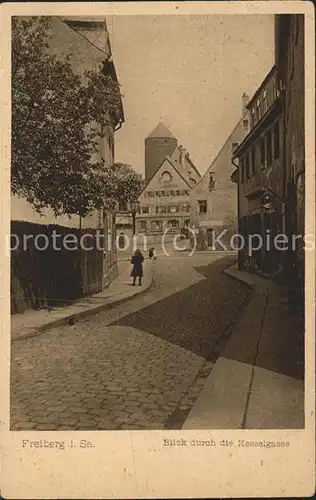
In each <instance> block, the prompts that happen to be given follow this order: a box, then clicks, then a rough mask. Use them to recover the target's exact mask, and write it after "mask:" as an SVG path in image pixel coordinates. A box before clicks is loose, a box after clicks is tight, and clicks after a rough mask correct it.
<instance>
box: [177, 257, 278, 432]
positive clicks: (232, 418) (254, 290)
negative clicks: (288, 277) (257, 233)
mask: <svg viewBox="0 0 316 500" xmlns="http://www.w3.org/2000/svg"><path fill="white" fill-rule="evenodd" d="M234 269H236V266H235V265H234V266H230V267H228V268H226V269H224V270H223V271H222V272H223V274H225V275H226V276H229V277H230V278H233V279H235V280H236V281H238V282H240V283H242V284H243V285H246V286H247V287H248V288H249V291H250V296H249V297H248V298H246V299H245V301H244V302H243V304H242V305H241V306H240V308H239V311H238V313H237V317H236V318H235V319H234V320H233V321H232V322H231V323H230V325H229V326H228V327H227V328H226V330H225V331H224V332H223V335H222V337H221V338H220V339H219V340H218V342H217V343H216V344H215V346H214V349H215V351H214V354H215V356H214V355H213V356H211V357H210V358H209V361H211V362H212V363H213V366H212V369H211V372H210V374H209V376H208V377H207V379H206V381H205V384H204V386H203V389H202V391H201V392H200V394H199V396H198V398H197V399H196V401H195V403H194V405H193V407H192V408H191V409H190V412H189V414H188V415H187V418H186V419H185V421H184V422H183V425H182V427H181V428H182V429H186V430H188V429H193V428H200V429H208V428H213V429H243V428H244V421H245V417H246V414H247V407H248V398H249V391H250V390H251V385H252V379H253V369H254V366H255V363H256V361H255V359H256V354H257V351H256V349H255V348H256V345H257V340H256V339H257V337H258V338H260V335H261V327H260V326H259V325H261V324H262V323H261V320H259V322H258V325H257V329H256V328H255V331H257V337H256V338H255V340H256V341H254V346H253V349H255V350H253V353H254V358H253V360H252V362H251V364H249V363H245V362H240V361H237V360H235V359H233V358H231V355H230V352H231V343H232V341H233V335H234V332H233V331H231V329H232V328H235V327H237V325H238V323H239V322H240V321H242V318H244V317H245V314H246V312H247V308H249V307H251V303H253V302H254V301H256V300H258V296H260V295H263V297H264V299H263V300H266V297H267V295H268V290H267V289H263V287H260V285H257V284H255V283H249V281H247V279H243V277H240V276H237V275H235V274H234V271H233V270H234ZM245 278H246V277H245ZM254 326H255V324H254ZM258 327H259V330H258ZM228 332H230V333H229V335H228V336H227V333H228ZM225 354H226V355H225ZM236 379H238V380H239V383H240V388H239V390H237V391H236V386H235V385H234V384H233V385H231V382H230V380H236ZM212 405H213V406H212ZM214 405H215V407H214ZM200 425H202V426H201V427H199V426H200ZM194 426H195V427H194Z"/></svg>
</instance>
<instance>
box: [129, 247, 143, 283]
mask: <svg viewBox="0 0 316 500" xmlns="http://www.w3.org/2000/svg"><path fill="white" fill-rule="evenodd" d="M143 262H144V256H143V254H142V252H141V251H140V250H139V249H137V250H136V251H135V253H134V255H133V257H132V259H131V263H132V264H133V268H132V272H131V276H132V278H133V286H135V284H136V278H138V285H139V286H141V284H142V277H143Z"/></svg>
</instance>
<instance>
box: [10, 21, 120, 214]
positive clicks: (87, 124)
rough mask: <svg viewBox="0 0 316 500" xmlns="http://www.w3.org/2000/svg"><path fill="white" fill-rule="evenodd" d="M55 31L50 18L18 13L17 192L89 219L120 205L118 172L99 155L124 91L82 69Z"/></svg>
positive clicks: (14, 101) (15, 50)
mask: <svg viewBox="0 0 316 500" xmlns="http://www.w3.org/2000/svg"><path fill="white" fill-rule="evenodd" d="M50 36H51V22H50V19H49V18H41V17H40V18H31V19H27V20H25V19H23V18H22V19H21V18H13V22H12V145H11V149H12V154H11V190H12V193H13V194H17V195H19V196H21V197H24V198H26V199H27V201H29V202H30V203H32V205H33V206H34V208H35V209H36V210H37V211H38V212H41V211H42V210H43V209H44V208H45V207H51V208H52V209H53V211H54V214H55V215H59V214H67V215H72V214H79V215H81V216H83V217H84V216H85V215H87V214H88V213H90V212H91V211H92V210H94V209H101V208H103V207H104V206H105V207H106V208H108V209H112V208H114V206H115V204H116V195H117V178H116V176H115V172H114V170H113V168H111V167H110V166H107V165H105V164H104V162H98V161H95V160H93V157H94V154H95V153H96V152H97V151H98V147H99V143H100V142H99V141H100V139H101V137H102V133H103V132H102V131H103V130H104V125H106V124H108V123H109V122H110V120H111V119H113V118H114V117H117V116H118V115H119V113H120V112H121V95H120V91H119V86H118V83H117V81H116V80H114V79H113V77H112V76H108V75H106V74H104V73H102V72H100V73H96V72H91V71H90V72H86V73H85V74H84V75H83V76H80V75H77V74H75V73H74V72H73V70H72V67H71V64H70V56H68V57H66V58H65V59H63V60H61V59H58V57H57V56H56V55H53V54H52V53H51V52H50V50H49V37H50ZM92 124H94V125H93V126H92Z"/></svg>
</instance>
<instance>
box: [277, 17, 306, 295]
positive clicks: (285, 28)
mask: <svg viewBox="0 0 316 500" xmlns="http://www.w3.org/2000/svg"><path fill="white" fill-rule="evenodd" d="M275 63H276V66H277V70H278V71H277V78H278V85H279V87H280V88H281V89H282V94H283V116H282V130H283V145H282V155H283V177H284V184H285V185H284V204H285V213H284V218H285V224H284V226H285V231H286V234H287V236H288V238H289V239H291V238H292V237H293V236H295V235H296V236H299V235H304V231H305V73H304V67H305V51H304V15H303V14H297V15H294V14H291V15H285V14H282V15H277V16H276V17H275ZM286 257H287V258H286V262H285V266H286V275H287V277H288V278H291V279H292V281H293V282H294V283H295V282H297V283H298V286H299V288H301V290H304V267H305V264H304V262H305V259H304V244H303V240H302V238H298V239H297V240H296V244H295V246H293V245H292V247H291V248H290V249H289V251H288V252H287V254H286ZM294 283H293V284H294Z"/></svg>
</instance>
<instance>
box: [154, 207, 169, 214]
mask: <svg viewBox="0 0 316 500" xmlns="http://www.w3.org/2000/svg"><path fill="white" fill-rule="evenodd" d="M165 213H167V207H164V206H158V207H156V214H165Z"/></svg>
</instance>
